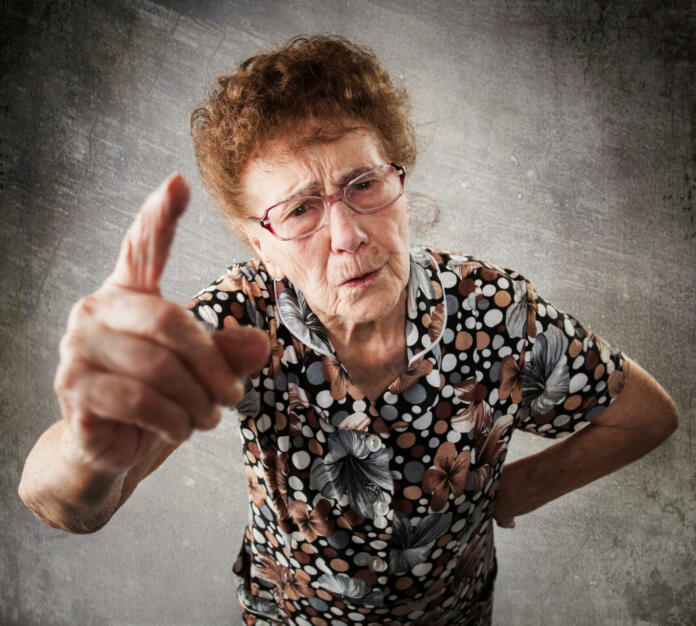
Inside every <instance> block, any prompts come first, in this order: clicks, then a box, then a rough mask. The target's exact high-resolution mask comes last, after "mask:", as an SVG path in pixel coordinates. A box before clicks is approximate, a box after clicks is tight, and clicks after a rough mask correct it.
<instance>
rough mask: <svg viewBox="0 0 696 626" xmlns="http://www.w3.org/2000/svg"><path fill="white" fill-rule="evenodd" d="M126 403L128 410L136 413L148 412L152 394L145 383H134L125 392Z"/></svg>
mask: <svg viewBox="0 0 696 626" xmlns="http://www.w3.org/2000/svg"><path fill="white" fill-rule="evenodd" d="M125 396H126V397H125V403H126V406H127V407H128V410H129V411H131V412H133V413H135V414H142V413H146V412H147V409H148V407H149V406H150V404H151V403H150V394H149V393H148V392H147V389H146V388H145V386H144V385H141V384H136V385H132V386H131V387H130V388H129V389H127V390H126V393H125Z"/></svg>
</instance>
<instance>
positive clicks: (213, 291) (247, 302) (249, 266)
mask: <svg viewBox="0 0 696 626" xmlns="http://www.w3.org/2000/svg"><path fill="white" fill-rule="evenodd" d="M265 279H266V274H265V273H264V272H263V271H261V270H260V269H259V267H258V266H257V265H256V264H255V263H254V262H252V261H249V262H246V263H241V264H235V265H231V266H230V267H229V268H228V269H227V272H226V273H225V274H223V275H222V276H220V277H219V278H218V279H217V280H215V281H213V282H212V283H211V284H210V285H209V286H208V287H206V288H205V289H201V291H199V292H198V293H197V294H196V295H195V296H194V297H193V298H191V300H190V301H189V302H188V303H187V304H186V309H187V310H188V311H190V312H191V314H192V315H193V316H194V317H195V318H196V319H197V320H198V321H199V322H200V323H201V324H202V325H203V326H204V327H205V329H206V330H207V331H208V332H211V333H212V332H216V331H218V330H222V329H223V328H229V327H230V326H256V327H258V328H264V327H265V326H267V324H266V316H265V311H266V306H267V300H268V289H267V285H266V283H265Z"/></svg>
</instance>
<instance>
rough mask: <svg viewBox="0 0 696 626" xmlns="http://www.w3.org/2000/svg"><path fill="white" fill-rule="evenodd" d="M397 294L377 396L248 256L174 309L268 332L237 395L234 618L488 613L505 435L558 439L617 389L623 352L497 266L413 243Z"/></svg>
mask: <svg viewBox="0 0 696 626" xmlns="http://www.w3.org/2000/svg"><path fill="white" fill-rule="evenodd" d="M407 289H408V299H407V322H406V343H407V350H408V365H407V367H406V369H405V370H404V371H403V372H402V373H401V375H400V376H399V377H398V378H397V379H396V380H394V381H393V382H392V383H391V384H390V385H389V387H388V388H387V389H386V390H385V391H384V393H383V394H382V395H381V397H379V398H378V399H377V400H376V401H375V402H372V401H370V400H369V399H368V398H367V397H366V396H365V394H364V393H363V392H362V391H361V390H360V389H359V388H358V387H357V386H356V385H355V384H354V383H353V382H352V381H351V378H350V375H349V374H348V372H347V370H346V369H345V368H344V367H343V366H342V364H341V363H340V362H339V361H338V359H337V357H336V354H335V352H334V349H333V347H332V345H331V342H330V341H329V339H328V337H327V335H326V333H325V332H324V329H323V327H322V325H321V323H320V322H319V320H318V318H317V317H316V315H315V314H314V313H313V312H312V310H311V309H310V308H309V306H308V304H307V302H306V300H305V298H304V297H303V295H302V293H301V292H300V291H298V290H297V289H296V288H295V287H294V286H293V285H292V284H290V283H289V282H288V281H287V280H282V281H274V280H273V279H272V278H270V277H269V275H268V273H267V271H266V269H265V267H264V266H263V264H262V263H261V262H260V261H258V260H257V261H250V262H246V263H241V264H235V265H232V266H231V267H230V268H229V269H228V270H227V272H226V274H224V275H223V276H221V277H220V278H219V279H218V280H216V281H215V282H214V283H212V284H211V285H210V286H209V287H207V288H206V289H204V290H202V291H201V292H199V293H198V294H197V295H196V296H195V297H194V298H193V299H192V301H191V302H190V303H189V305H188V308H189V309H190V311H191V312H192V313H193V314H194V315H195V316H196V318H198V319H199V320H200V321H201V323H203V324H204V325H205V326H207V327H208V328H209V330H211V331H216V330H220V329H222V328H226V327H229V326H236V325H238V324H251V325H254V326H257V327H259V328H262V329H264V330H266V331H267V332H268V334H269V336H270V340H271V346H272V351H271V356H270V358H269V361H268V363H267V364H266V365H265V367H263V369H262V370H261V371H259V372H258V373H257V374H255V375H253V376H252V377H250V378H249V379H248V380H247V382H246V394H245V396H244V398H243V399H242V401H241V402H240V403H239V404H238V406H237V407H236V408H237V410H238V412H239V416H240V424H239V426H240V435H241V440H242V445H243V452H244V462H245V470H246V476H247V484H248V489H249V519H248V526H247V528H246V530H245V534H244V539H243V545H242V547H241V550H240V551H239V555H238V557H237V560H236V562H235V565H234V573H235V575H236V580H237V581H238V588H237V593H238V597H239V601H240V604H241V606H242V610H243V614H244V616H245V619H246V622H247V624H276V623H287V624H297V625H315V626H324V625H328V624H332V625H333V624H345V623H347V624H359V623H379V624H394V625H396V624H423V625H424V624H427V625H428V626H433V625H444V624H446V625H448V626H449V625H452V624H487V623H490V619H491V612H492V598H493V584H494V579H495V575H496V569H497V565H496V557H495V548H494V545H493V518H492V513H493V507H494V502H495V494H496V490H497V487H498V482H499V478H500V475H501V471H502V465H503V461H504V460H505V455H506V450H507V447H508V443H509V441H510V438H511V436H512V433H513V430H514V429H523V430H527V431H531V432H533V433H536V434H539V435H543V436H546V437H558V436H561V435H565V434H567V433H570V432H572V431H574V430H576V429H577V428H578V427H580V426H581V425H583V424H584V423H586V422H587V421H588V420H591V419H592V418H593V417H595V416H597V415H599V413H601V411H602V410H604V408H606V407H607V406H608V405H609V404H610V403H611V402H612V400H613V399H614V398H615V397H616V395H617V394H618V393H619V391H620V390H621V388H622V386H623V373H622V369H621V367H622V363H623V360H624V358H625V357H624V356H623V354H622V353H620V352H618V351H616V350H613V349H612V348H611V347H610V346H609V345H608V344H607V343H606V342H605V341H603V340H602V339H601V338H600V337H599V336H597V335H596V334H595V333H594V332H592V331H588V330H585V329H584V328H583V327H582V326H581V325H580V324H579V323H578V322H577V321H576V320H575V319H574V318H573V317H571V316H570V315H567V314H566V313H563V312H561V311H559V310H558V309H557V308H555V307H554V306H552V305H551V304H550V303H548V302H547V301H546V300H544V299H543V298H541V297H540V296H539V295H537V294H536V293H535V291H534V289H533V287H532V286H531V284H530V283H529V282H528V281H527V280H526V279H525V278H524V277H523V276H521V275H520V274H518V273H516V272H514V271H512V270H509V269H502V268H498V267H496V266H494V265H491V264H489V263H487V262H484V261H479V260H475V259H473V258H471V257H468V256H460V255H455V254H448V253H444V252H437V251H433V250H430V249H420V248H414V249H412V251H411V269H410V279H409V284H408V287H407Z"/></svg>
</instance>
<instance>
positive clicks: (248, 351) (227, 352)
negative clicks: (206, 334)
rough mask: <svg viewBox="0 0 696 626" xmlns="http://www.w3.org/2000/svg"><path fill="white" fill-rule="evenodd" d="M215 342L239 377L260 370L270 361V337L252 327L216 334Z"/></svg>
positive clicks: (236, 328) (225, 330)
mask: <svg viewBox="0 0 696 626" xmlns="http://www.w3.org/2000/svg"><path fill="white" fill-rule="evenodd" d="M213 340H214V341H215V343H216V344H217V346H218V347H219V348H220V350H221V351H222V353H223V354H224V356H225V359H226V361H227V363H228V364H229V366H230V368H231V369H232V371H233V372H234V373H235V374H236V375H237V376H243V375H244V374H251V373H252V372H256V371H258V370H260V369H261V368H262V367H263V366H264V365H265V363H266V361H267V360H268V355H269V353H270V348H271V344H270V341H269V340H268V335H267V334H266V333H265V332H263V331H262V330H259V329H258V328H253V327H251V326H238V327H235V328H225V329H224V330H221V331H219V332H216V333H214V334H213Z"/></svg>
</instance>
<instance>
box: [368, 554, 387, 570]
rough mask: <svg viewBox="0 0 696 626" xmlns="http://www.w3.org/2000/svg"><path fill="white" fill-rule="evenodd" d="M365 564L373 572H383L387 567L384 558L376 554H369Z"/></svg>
mask: <svg viewBox="0 0 696 626" xmlns="http://www.w3.org/2000/svg"><path fill="white" fill-rule="evenodd" d="M367 566H368V567H369V568H370V569H371V570H372V571H373V572H383V571H384V570H386V569H387V564H386V562H385V561H384V559H380V558H379V557H378V556H371V557H370V558H369V560H368V561H367Z"/></svg>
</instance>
